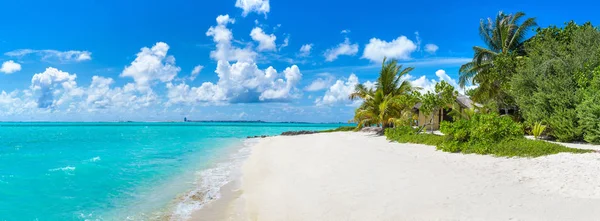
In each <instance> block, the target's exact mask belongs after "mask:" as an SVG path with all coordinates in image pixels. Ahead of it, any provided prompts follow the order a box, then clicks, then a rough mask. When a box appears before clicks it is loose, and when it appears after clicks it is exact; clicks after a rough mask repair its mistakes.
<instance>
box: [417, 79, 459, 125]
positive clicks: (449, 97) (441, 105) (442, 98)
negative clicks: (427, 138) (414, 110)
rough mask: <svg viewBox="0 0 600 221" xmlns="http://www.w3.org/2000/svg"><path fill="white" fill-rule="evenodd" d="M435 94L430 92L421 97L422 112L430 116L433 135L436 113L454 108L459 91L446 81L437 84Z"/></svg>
mask: <svg viewBox="0 0 600 221" xmlns="http://www.w3.org/2000/svg"><path fill="white" fill-rule="evenodd" d="M434 92H435V93H432V92H430V91H428V92H427V93H426V94H424V95H423V96H422V97H421V111H422V112H423V114H425V115H429V122H430V123H429V125H430V127H431V132H432V133H433V118H434V116H435V115H434V113H439V111H440V110H441V109H449V107H452V105H453V104H454V103H455V102H456V97H457V96H458V91H456V90H455V89H454V86H452V85H450V84H449V83H448V82H446V81H441V82H439V83H436V84H435V90H434Z"/></svg>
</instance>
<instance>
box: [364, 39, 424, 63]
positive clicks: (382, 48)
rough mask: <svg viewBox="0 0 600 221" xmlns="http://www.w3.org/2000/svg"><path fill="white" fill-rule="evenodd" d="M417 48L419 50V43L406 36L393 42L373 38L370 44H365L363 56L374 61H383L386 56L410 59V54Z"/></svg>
mask: <svg viewBox="0 0 600 221" xmlns="http://www.w3.org/2000/svg"><path fill="white" fill-rule="evenodd" d="M415 50H417V45H416V44H415V43H414V42H412V41H411V40H409V39H408V38H406V36H400V37H398V38H397V39H395V40H393V41H391V42H386V41H383V40H380V39H377V38H371V40H370V41H369V44H367V45H366V46H365V50H364V52H363V56H362V58H366V59H369V60H371V61H372V62H381V61H383V58H384V57H387V58H388V59H399V60H409V59H410V54H411V53H412V52H414V51H415Z"/></svg>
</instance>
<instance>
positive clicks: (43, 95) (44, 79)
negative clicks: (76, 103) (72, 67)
mask: <svg viewBox="0 0 600 221" xmlns="http://www.w3.org/2000/svg"><path fill="white" fill-rule="evenodd" d="M76 78H77V75H76V74H69V73H67V72H63V71H60V70H58V69H56V68H52V67H49V68H46V70H45V71H44V72H42V73H37V74H35V75H33V77H32V78H31V86H30V89H31V91H33V92H34V93H39V96H38V99H37V106H38V107H39V108H53V107H55V106H59V105H61V104H63V103H64V102H66V101H69V100H70V99H71V98H72V97H79V96H82V95H83V90H82V89H81V88H79V87H77V82H75V79H76Z"/></svg>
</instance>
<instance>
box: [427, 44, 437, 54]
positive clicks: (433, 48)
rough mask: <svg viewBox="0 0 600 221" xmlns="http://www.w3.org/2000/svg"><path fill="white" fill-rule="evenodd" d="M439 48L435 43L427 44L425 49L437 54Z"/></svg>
mask: <svg viewBox="0 0 600 221" xmlns="http://www.w3.org/2000/svg"><path fill="white" fill-rule="evenodd" d="M438 49H439V47H438V46H437V45H434V44H426V45H425V51H426V52H427V53H430V54H435V52H436V51H437V50H438Z"/></svg>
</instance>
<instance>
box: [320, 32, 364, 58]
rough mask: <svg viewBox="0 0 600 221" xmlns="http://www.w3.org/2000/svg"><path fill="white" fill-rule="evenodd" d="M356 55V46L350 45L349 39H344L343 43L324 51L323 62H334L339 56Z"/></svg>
mask: <svg viewBox="0 0 600 221" xmlns="http://www.w3.org/2000/svg"><path fill="white" fill-rule="evenodd" d="M356 53H358V44H351V43H350V39H349V38H346V40H344V42H342V43H340V44H339V45H337V46H336V47H333V48H330V49H328V50H327V51H325V53H324V55H325V60H326V61H334V60H336V59H337V58H338V57H339V56H341V55H350V56H352V55H356Z"/></svg>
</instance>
